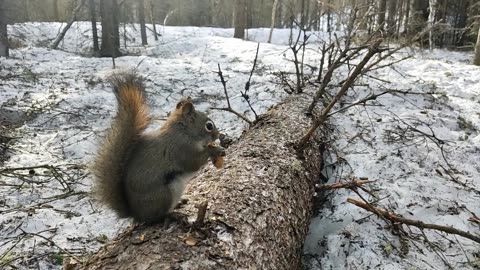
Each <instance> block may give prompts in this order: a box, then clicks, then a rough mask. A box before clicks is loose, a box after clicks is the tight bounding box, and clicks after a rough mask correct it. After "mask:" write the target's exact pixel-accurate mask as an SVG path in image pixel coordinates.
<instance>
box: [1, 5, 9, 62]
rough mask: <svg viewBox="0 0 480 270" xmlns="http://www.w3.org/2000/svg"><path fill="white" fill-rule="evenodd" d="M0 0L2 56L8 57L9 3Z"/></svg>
mask: <svg viewBox="0 0 480 270" xmlns="http://www.w3.org/2000/svg"><path fill="white" fill-rule="evenodd" d="M5 2H6V1H5V0H0V57H1V56H3V57H8V31H7V10H6V9H7V4H6V3H5Z"/></svg>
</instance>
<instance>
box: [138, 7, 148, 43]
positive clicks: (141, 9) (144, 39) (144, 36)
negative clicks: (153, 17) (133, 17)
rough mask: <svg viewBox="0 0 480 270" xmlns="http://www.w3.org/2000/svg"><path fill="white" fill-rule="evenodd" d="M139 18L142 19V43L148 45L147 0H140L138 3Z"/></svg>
mask: <svg viewBox="0 0 480 270" xmlns="http://www.w3.org/2000/svg"><path fill="white" fill-rule="evenodd" d="M137 11H138V19H139V21H140V34H141V36H142V45H144V46H145V45H148V42H147V28H146V27H145V2H144V0H139V1H138V5H137Z"/></svg>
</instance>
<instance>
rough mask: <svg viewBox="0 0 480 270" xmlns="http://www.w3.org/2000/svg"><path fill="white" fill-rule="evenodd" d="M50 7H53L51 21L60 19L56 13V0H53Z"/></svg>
mask: <svg viewBox="0 0 480 270" xmlns="http://www.w3.org/2000/svg"><path fill="white" fill-rule="evenodd" d="M52 8H53V21H55V22H59V21H61V20H60V16H59V14H58V0H53V3H52Z"/></svg>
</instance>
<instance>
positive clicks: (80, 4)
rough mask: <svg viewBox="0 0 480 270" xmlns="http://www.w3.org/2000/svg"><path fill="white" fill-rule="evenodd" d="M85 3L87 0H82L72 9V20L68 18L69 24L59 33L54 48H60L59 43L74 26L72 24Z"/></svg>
mask: <svg viewBox="0 0 480 270" xmlns="http://www.w3.org/2000/svg"><path fill="white" fill-rule="evenodd" d="M84 3H85V0H80V2H79V3H78V5H77V6H76V7H75V9H73V11H72V17H70V20H68V22H67V25H65V27H64V28H63V29H62V32H60V34H59V35H58V37H57V39H55V41H54V42H53V44H52V49H56V48H58V44H60V42H61V41H62V40H63V38H64V37H65V35H66V34H67V31H68V29H70V27H71V26H72V24H73V23H74V22H75V20H76V19H77V14H78V12H79V11H80V9H82V7H83V4H84Z"/></svg>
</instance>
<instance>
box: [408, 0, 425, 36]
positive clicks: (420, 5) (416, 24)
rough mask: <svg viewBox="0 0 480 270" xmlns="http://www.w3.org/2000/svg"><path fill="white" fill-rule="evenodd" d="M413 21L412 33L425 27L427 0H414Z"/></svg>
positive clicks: (411, 24) (411, 25)
mask: <svg viewBox="0 0 480 270" xmlns="http://www.w3.org/2000/svg"><path fill="white" fill-rule="evenodd" d="M412 8H413V9H412V22H411V23H410V30H409V31H410V33H412V34H416V33H418V32H420V31H422V29H423V28H424V27H425V23H426V21H427V17H426V16H425V15H426V14H427V9H428V2H426V0H413V6H412Z"/></svg>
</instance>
